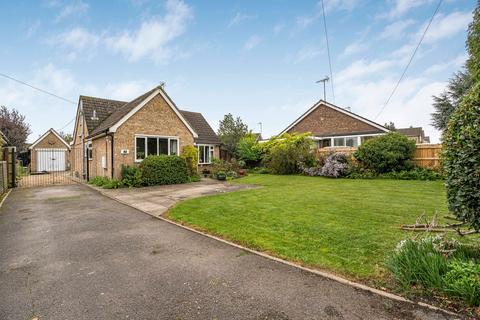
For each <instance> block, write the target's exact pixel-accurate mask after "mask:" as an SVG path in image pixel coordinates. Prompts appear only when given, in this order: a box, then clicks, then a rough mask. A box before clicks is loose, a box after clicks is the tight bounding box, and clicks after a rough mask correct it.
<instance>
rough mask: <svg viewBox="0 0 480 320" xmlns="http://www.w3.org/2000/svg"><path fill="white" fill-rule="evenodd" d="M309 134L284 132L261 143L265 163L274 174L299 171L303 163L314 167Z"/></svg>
mask: <svg viewBox="0 0 480 320" xmlns="http://www.w3.org/2000/svg"><path fill="white" fill-rule="evenodd" d="M309 136H310V133H303V134H292V135H290V134H283V135H281V136H280V137H277V138H273V139H270V140H269V141H268V142H266V143H263V144H260V145H259V146H260V148H261V149H262V152H263V159H262V161H263V163H264V165H265V166H266V167H267V168H268V169H269V170H270V171H271V172H272V173H274V174H295V173H299V172H300V171H301V169H300V166H301V164H303V165H305V166H307V167H312V166H313V165H314V164H315V157H314V155H313V153H312V140H311V139H310V138H309Z"/></svg>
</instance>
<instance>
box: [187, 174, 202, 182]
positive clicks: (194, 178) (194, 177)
mask: <svg viewBox="0 0 480 320" xmlns="http://www.w3.org/2000/svg"><path fill="white" fill-rule="evenodd" d="M200 180H202V178H200V175H198V174H197V175H194V176H190V177H188V181H189V182H198V181H200Z"/></svg>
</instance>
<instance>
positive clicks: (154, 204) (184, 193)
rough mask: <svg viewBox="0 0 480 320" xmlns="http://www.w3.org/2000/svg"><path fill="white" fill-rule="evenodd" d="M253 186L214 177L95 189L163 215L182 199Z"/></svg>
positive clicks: (155, 214) (151, 212)
mask: <svg viewBox="0 0 480 320" xmlns="http://www.w3.org/2000/svg"><path fill="white" fill-rule="evenodd" d="M252 188H256V186H254V185H245V184H244V185H242V184H231V183H227V182H221V181H218V180H213V179H202V181H199V182H195V183H185V184H173V185H164V186H153V187H146V188H130V189H129V188H121V189H101V188H95V189H97V190H99V191H100V192H102V193H104V194H106V195H108V196H109V197H112V198H114V199H117V200H119V201H121V202H122V203H125V204H128V205H130V206H132V207H134V208H137V209H140V210H143V211H145V212H147V213H149V214H151V215H154V216H161V215H162V214H164V213H165V212H166V211H167V210H168V209H169V208H170V207H172V206H173V205H174V204H175V203H177V202H179V201H182V200H186V199H191V198H197V197H201V196H205V195H209V194H216V193H224V192H232V191H238V190H245V189H252Z"/></svg>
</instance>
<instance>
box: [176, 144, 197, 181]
mask: <svg viewBox="0 0 480 320" xmlns="http://www.w3.org/2000/svg"><path fill="white" fill-rule="evenodd" d="M180 157H181V158H182V159H184V160H185V164H186V165H187V171H188V176H189V177H193V176H197V175H198V171H197V170H198V149H197V148H195V147H194V146H184V147H183V148H182V154H181V155H180Z"/></svg>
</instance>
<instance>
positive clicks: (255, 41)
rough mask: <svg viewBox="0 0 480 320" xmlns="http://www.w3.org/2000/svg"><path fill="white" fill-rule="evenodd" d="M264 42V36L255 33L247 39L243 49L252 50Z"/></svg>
mask: <svg viewBox="0 0 480 320" xmlns="http://www.w3.org/2000/svg"><path fill="white" fill-rule="evenodd" d="M261 42H262V38H260V37H259V36H258V35H256V34H254V35H252V36H251V37H250V38H248V39H247V41H246V42H245V44H244V45H243V50H245V51H250V50H252V49H253V48H255V47H256V46H258V45H259V44H260V43H261Z"/></svg>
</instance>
